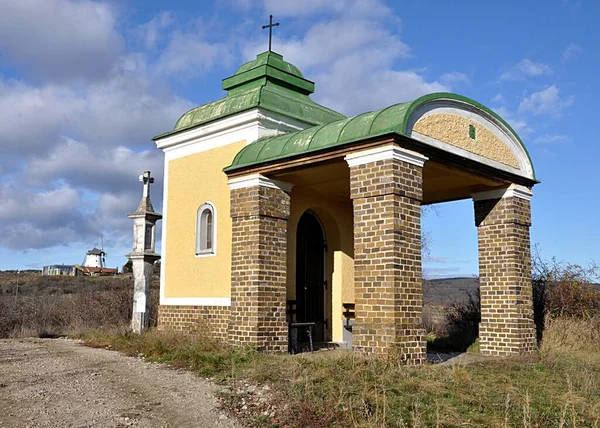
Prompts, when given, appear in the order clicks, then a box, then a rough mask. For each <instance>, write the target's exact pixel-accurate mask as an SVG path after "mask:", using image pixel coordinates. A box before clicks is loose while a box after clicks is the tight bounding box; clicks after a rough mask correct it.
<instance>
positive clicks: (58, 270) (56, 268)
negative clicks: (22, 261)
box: [42, 265, 77, 276]
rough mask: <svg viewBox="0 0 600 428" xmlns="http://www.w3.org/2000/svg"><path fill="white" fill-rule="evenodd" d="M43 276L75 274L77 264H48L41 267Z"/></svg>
mask: <svg viewBox="0 0 600 428" xmlns="http://www.w3.org/2000/svg"><path fill="white" fill-rule="evenodd" d="M42 275H44V276H61V275H64V276H77V266H75V265H49V266H44V268H43V269H42Z"/></svg>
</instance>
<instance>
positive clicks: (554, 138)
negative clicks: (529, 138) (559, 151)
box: [533, 134, 573, 144]
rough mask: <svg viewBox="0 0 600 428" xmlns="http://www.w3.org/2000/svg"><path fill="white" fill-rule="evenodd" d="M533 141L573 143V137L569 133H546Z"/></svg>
mask: <svg viewBox="0 0 600 428" xmlns="http://www.w3.org/2000/svg"><path fill="white" fill-rule="evenodd" d="M533 141H534V142H535V143H538V144H566V143H571V142H572V141H573V139H572V138H571V137H569V136H568V135H560V134H544V135H541V136H539V137H537V138H536V139H535V140H533Z"/></svg>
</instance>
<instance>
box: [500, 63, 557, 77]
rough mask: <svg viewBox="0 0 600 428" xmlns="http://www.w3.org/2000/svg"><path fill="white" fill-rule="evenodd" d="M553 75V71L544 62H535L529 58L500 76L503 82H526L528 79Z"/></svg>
mask: <svg viewBox="0 0 600 428" xmlns="http://www.w3.org/2000/svg"><path fill="white" fill-rule="evenodd" d="M550 74H552V69H551V68H550V66H548V65H547V64H544V63H542V62H533V61H531V60H530V59H528V58H525V59H523V60H521V61H520V62H519V63H517V64H515V65H514V66H512V67H510V68H509V69H508V70H506V71H505V72H503V73H502V74H501V75H500V80H501V81H507V80H525V79H527V78H528V77H538V76H547V75H550Z"/></svg>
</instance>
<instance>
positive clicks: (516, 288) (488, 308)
mask: <svg viewBox="0 0 600 428" xmlns="http://www.w3.org/2000/svg"><path fill="white" fill-rule="evenodd" d="M475 224H476V225H477V227H478V240H479V275H480V284H481V285H480V290H481V324H480V326H479V338H480V349H481V353H482V354H485V355H508V354H515V353H521V352H529V351H533V350H535V349H536V347H537V343H536V334H535V324H534V321H533V297H532V292H533V290H532V285H531V252H530V238H529V228H530V226H531V209H530V202H529V201H528V200H526V199H522V198H517V197H507V198H503V199H491V200H490V199H488V200H482V201H475Z"/></svg>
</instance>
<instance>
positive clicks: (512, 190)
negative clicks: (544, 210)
mask: <svg viewBox="0 0 600 428" xmlns="http://www.w3.org/2000/svg"><path fill="white" fill-rule="evenodd" d="M532 196H533V192H532V191H531V189H529V188H528V187H525V186H521V185H519V184H511V185H510V186H509V187H507V188H505V189H496V190H488V191H487V192H479V193H473V194H471V197H472V198H473V200H474V201H485V200H487V199H504V198H513V197H514V198H521V199H525V200H526V201H531V197H532Z"/></svg>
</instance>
